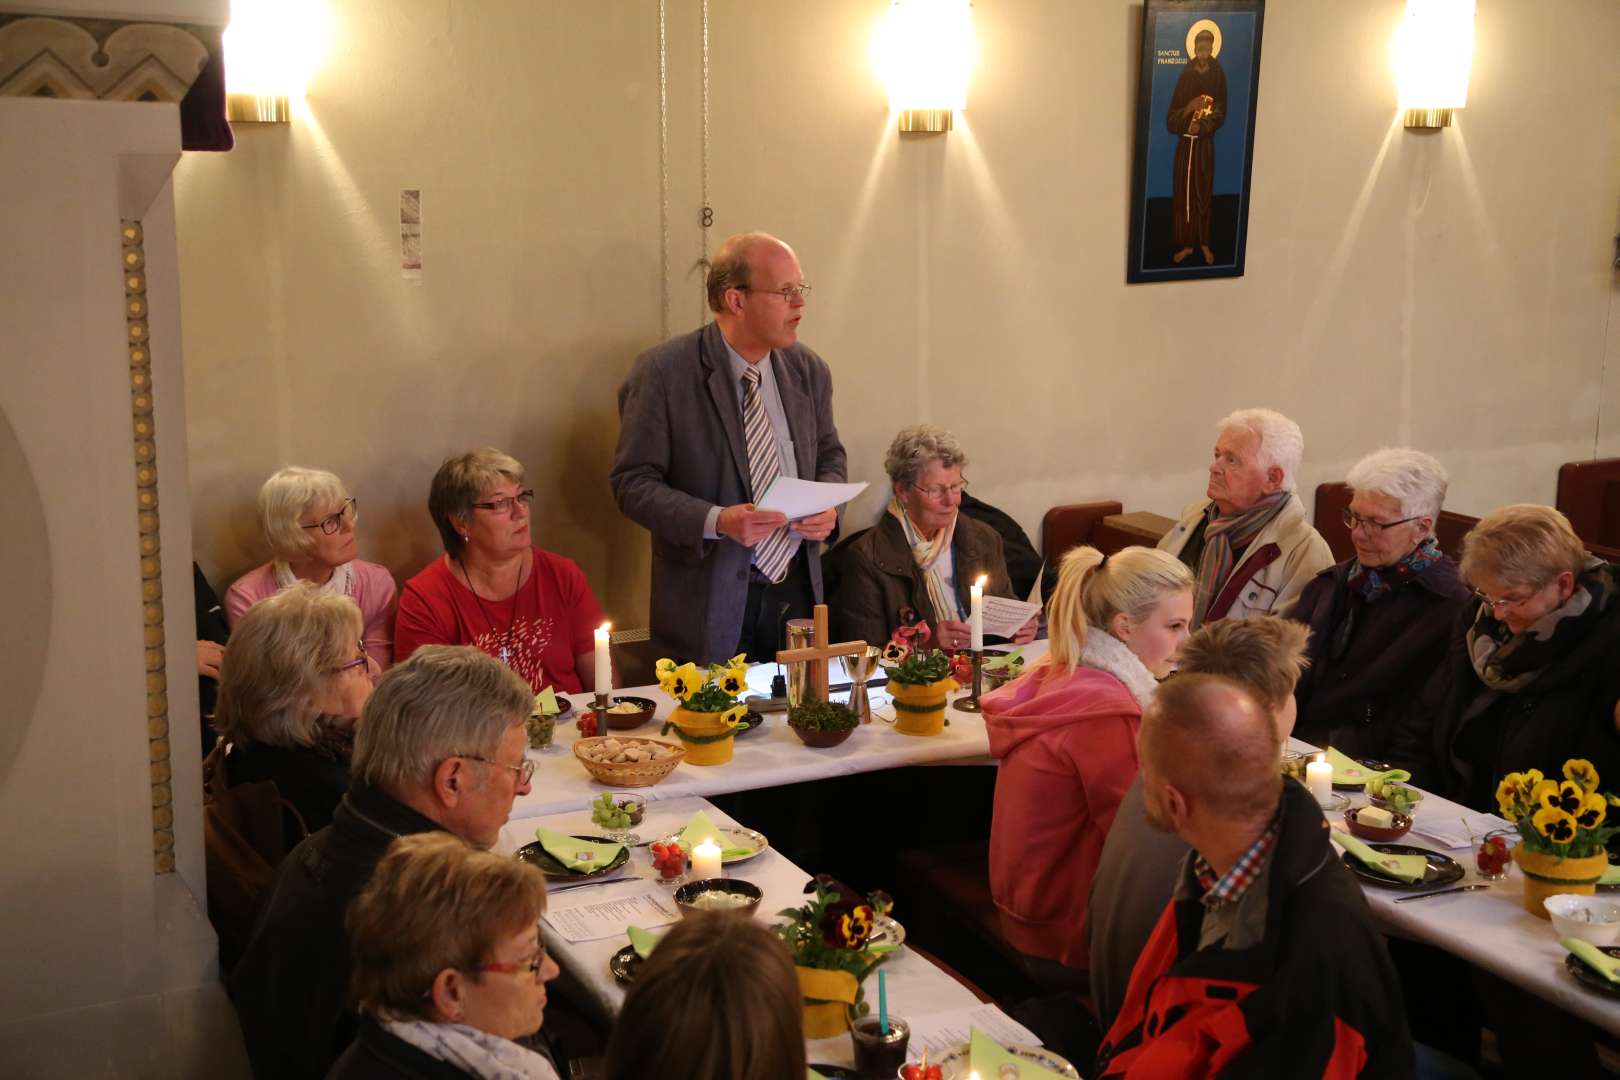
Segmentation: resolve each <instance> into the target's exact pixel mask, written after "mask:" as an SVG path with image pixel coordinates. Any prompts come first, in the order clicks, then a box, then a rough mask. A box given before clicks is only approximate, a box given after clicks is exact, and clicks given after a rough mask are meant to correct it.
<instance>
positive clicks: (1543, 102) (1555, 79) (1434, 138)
mask: <svg viewBox="0 0 1620 1080" xmlns="http://www.w3.org/2000/svg"><path fill="white" fill-rule="evenodd" d="M333 7H334V15H335V17H336V20H337V26H336V28H335V36H334V41H335V51H336V55H335V56H334V57H332V58H331V59H330V60H329V61H328V62H327V64H326V66H325V68H324V70H323V71H322V73H321V74H320V75H319V76H318V78H317V80H316V82H315V83H314V85H313V86H312V87H311V90H310V94H309V100H308V110H309V112H308V115H307V116H306V117H304V118H302V119H300V120H296V121H295V122H294V123H293V124H292V125H290V126H289V127H284V128H280V129H273V130H263V131H253V130H243V131H240V132H239V138H240V143H239V146H238V149H237V150H236V151H235V152H234V153H232V154H230V155H225V156H215V155H188V156H187V158H186V160H185V161H184V162H183V163H182V165H181V167H180V169H179V170H178V171H177V174H176V191H177V202H178V213H179V235H180V244H181V248H180V250H181V259H182V281H183V286H184V320H185V323H184V325H185V354H186V363H187V368H188V379H189V388H188V389H189V397H190V404H191V411H190V417H189V424H190V436H191V447H192V455H193V457H192V472H193V479H194V483H195V486H196V491H195V498H196V517H195V521H194V530H195V539H196V546H197V550H198V553H199V558H200V559H201V561H202V563H203V566H204V568H205V569H206V570H207V571H208V572H209V573H210V574H211V575H212V576H213V579H214V580H215V581H216V583H218V584H219V586H220V587H223V586H224V585H225V584H226V583H228V581H229V580H230V578H231V577H233V576H234V575H235V574H237V573H239V572H241V571H242V570H244V569H246V568H247V567H249V566H251V565H253V564H254V563H255V562H257V561H259V560H260V559H261V558H262V552H261V549H260V546H259V543H258V540H257V537H256V529H255V526H254V525H253V521H252V510H251V506H252V496H253V493H254V491H255V489H256V487H257V485H258V483H259V482H260V480H261V479H262V478H263V477H264V475H266V474H267V473H268V472H269V471H271V470H272V469H273V468H275V467H276V466H278V465H280V464H284V463H287V462H293V461H296V462H300V463H305V464H312V465H324V466H327V467H330V468H333V469H335V470H337V471H338V472H340V473H341V474H342V475H343V476H345V478H346V479H347V480H348V481H349V483H350V485H351V486H352V487H353V489H354V491H355V493H356V494H357V495H358V496H359V498H360V500H361V504H362V507H363V508H364V517H363V521H362V529H363V535H362V540H361V547H362V552H363V554H364V555H365V556H366V557H369V558H373V559H377V560H380V561H382V562H384V563H386V564H387V565H389V566H390V567H391V568H392V569H393V570H394V571H395V572H396V573H397V574H400V575H401V576H403V575H406V574H409V573H411V572H414V570H415V569H416V568H417V567H419V566H420V565H421V564H422V563H423V562H425V561H426V560H427V559H428V558H429V557H431V556H432V555H433V554H434V553H435V552H436V550H437V542H436V539H435V537H434V535H433V533H432V530H431V526H430V525H429V522H428V520H427V516H426V512H425V510H424V509H423V506H424V502H425V495H426V485H427V481H428V478H429V476H430V475H431V472H432V469H433V467H434V466H435V464H436V463H437V462H438V460H439V459H440V458H441V457H442V456H443V455H444V454H445V453H446V452H449V451H451V450H455V449H459V448H462V447H465V446H469V445H473V444H477V443H484V442H488V443H494V444H497V445H500V446H502V447H504V448H505V449H508V450H510V451H511V452H513V453H515V454H516V455H517V456H518V457H519V458H520V459H522V460H523V461H525V462H526V463H527V465H528V467H529V469H530V471H531V473H532V475H533V477H534V479H535V481H536V487H537V488H538V489H539V491H540V494H541V507H542V509H541V512H540V513H539V514H538V515H537V520H538V522H539V525H538V528H537V533H538V537H539V540H540V542H541V543H542V544H545V545H547V546H549V547H552V548H555V549H557V550H560V551H562V552H564V553H566V554H568V555H571V556H572V557H574V558H576V559H577V560H579V562H580V563H581V564H582V565H583V566H584V567H585V569H586V571H587V573H588V574H589V575H590V577H591V579H592V581H593V583H594V584H595V585H596V587H597V589H598V592H599V593H600V594H601V596H602V598H603V600H604V602H605V604H606V605H607V607H608V610H609V612H610V615H611V616H612V617H613V618H614V620H615V621H616V622H617V623H618V624H619V625H621V626H628V625H639V624H640V623H641V622H642V621H643V620H644V615H645V592H646V582H645V574H646V569H645V565H646V563H645V560H646V542H645V534H643V533H642V532H641V531H640V530H639V529H638V528H635V527H632V526H629V525H628V524H626V523H625V522H623V521H622V520H621V519H620V518H619V517H618V516H617V513H616V511H615V510H614V507H613V504H612V501H611V497H610V493H609V490H608V487H607V481H606V473H607V469H608V465H609V462H610V459H611V453H612V446H613V441H614V438H615V433H616V423H615V417H614V406H613V392H614V389H615V387H616V386H617V384H618V382H619V380H620V379H621V378H622V376H623V374H624V372H625V371H626V370H627V369H628V367H629V364H630V362H631V360H632V358H633V356H634V355H635V353H636V352H637V351H639V350H640V349H641V348H644V347H646V346H647V345H650V344H652V343H654V342H655V341H657V340H658V339H659V337H660V331H661V327H660V322H661V317H660V309H661V304H660V290H659V286H660V266H659V230H660V219H659V202H660V183H659V179H660V168H659V154H658V90H659V86H658V68H657V4H656V3H655V2H654V0H618V2H615V3H611V4H578V3H570V4H564V3H559V2H545V3H537V2H530V0H502V2H495V0H485V2H481V3H479V4H476V5H472V4H466V3H457V2H452V0H386V2H384V0H355V2H351V3H346V4H343V5H341V6H339V5H333ZM885 7H886V4H885V3H883V2H882V0H820V2H818V3H815V4H808V5H801V6H799V7H798V8H795V9H794V10H793V11H792V13H791V15H790V14H788V13H786V12H785V11H784V9H782V8H781V7H780V6H779V5H771V4H758V3H751V2H745V0H712V3H711V16H710V48H711V65H712V83H711V86H712V89H711V101H712V114H711V127H712V140H711V147H710V160H709V170H708V171H709V176H710V180H709V188H710V192H709V198H710V203H711V205H712V206H713V207H714V208H715V225H714V229H713V235H714V238H715V239H716V240H717V239H718V238H719V237H721V236H724V235H725V234H727V233H730V232H733V231H737V230H741V229H744V228H764V229H768V230H771V231H773V232H776V233H778V234H779V235H782V236H783V237H785V238H787V239H788V240H790V241H791V242H792V243H794V244H795V246H796V247H797V248H798V251H799V254H800V256H801V260H802V262H803V265H804V267H805V272H806V275H807V278H808V280H809V281H811V282H812V283H813V284H814V285H815V287H816V291H815V294H814V296H813V298H812V301H811V305H810V310H809V312H808V315H807V318H806V321H805V324H804V326H803V337H804V340H806V341H807V342H808V343H810V344H811V345H812V346H813V347H815V348H816V349H817V350H818V351H820V352H821V353H822V355H823V356H825V357H826V358H827V360H828V361H829V362H830V363H831V364H832V365H833V369H834V372H835V378H836V382H837V387H838V393H837V397H836V400H835V407H836V411H837V416H838V420H839V424H840V428H841V429H842V431H843V434H844V439H845V442H846V444H847V445H848V447H849V450H850V455H851V471H852V473H853V474H854V475H855V476H856V477H858V478H864V479H869V480H874V481H878V480H880V479H881V458H882V451H883V449H884V447H885V446H886V445H887V443H888V440H889V438H890V437H891V436H892V434H893V432H894V431H895V430H896V429H897V428H898V427H900V426H901V425H903V424H905V423H909V422H913V421H916V420H919V419H927V420H932V421H935V422H938V423H942V424H945V425H948V426H950V427H953V428H955V429H956V430H957V431H958V432H959V433H960V434H961V435H962V436H963V438H964V440H965V441H966V442H967V444H968V447H969V450H970V453H971V454H972V455H973V457H974V459H975V460H974V464H973V465H972V467H971V468H970V469H969V474H970V475H971V477H972V478H973V481H974V485H975V490H976V491H977V492H979V493H980V494H982V495H983V496H985V497H986V498H988V499H990V500H991V501H992V502H995V503H998V504H1000V505H1002V506H1003V507H1005V508H1006V509H1008V510H1009V511H1011V512H1012V513H1014V514H1015V515H1016V516H1017V517H1018V518H1019V519H1020V520H1021V521H1022V522H1023V523H1024V524H1025V526H1026V528H1029V529H1030V530H1031V531H1032V532H1033V531H1034V530H1035V528H1036V526H1037V524H1038V522H1039V519H1040V516H1041V514H1042V513H1043V512H1044V510H1045V509H1046V508H1047V507H1048V506H1050V505H1052V504H1054V503H1060V502H1070V501H1076V500H1081V499H1089V498H1096V497H1103V496H1119V497H1122V498H1124V500H1125V501H1126V502H1127V504H1128V505H1129V506H1131V507H1132V508H1139V509H1152V510H1158V511H1161V512H1165V513H1171V512H1174V511H1175V510H1176V509H1177V508H1179V506H1180V505H1181V504H1182V503H1183V502H1184V501H1186V500H1187V499H1190V498H1193V497H1195V496H1197V495H1198V494H1200V493H1201V491H1202V483H1203V481H1202V474H1201V470H1202V463H1203V461H1204V459H1205V458H1206V456H1207V454H1208V448H1209V445H1210V442H1211V430H1210V425H1211V424H1212V422H1213V421H1214V420H1215V419H1216V418H1217V417H1218V416H1220V415H1221V414H1222V413H1224V412H1225V411H1227V410H1228V409H1231V408H1234V407H1238V406H1241V405H1249V404H1269V405H1272V406H1274V407H1277V408H1280V409H1283V410H1284V411H1286V412H1288V413H1290V414H1291V415H1293V416H1294V417H1295V418H1296V419H1298V420H1299V421H1300V423H1301V424H1302V425H1303V427H1304V429H1305V433H1306V440H1307V466H1306V468H1305V470H1304V471H1303V475H1302V477H1301V481H1302V484H1303V485H1305V486H1313V485H1314V484H1316V483H1317V482H1318V481H1320V480H1323V479H1329V478H1337V477H1339V476H1341V475H1342V474H1343V471H1344V469H1345V468H1346V467H1347V466H1348V465H1349V464H1350V463H1351V462H1352V461H1354V460H1355V458H1357V457H1358V456H1359V455H1361V454H1362V453H1364V452H1366V451H1368V450H1370V449H1373V448H1375V447H1376V446H1378V445H1380V444H1384V443H1389V442H1397V441H1411V442H1414V443H1416V444H1417V445H1420V446H1422V447H1424V448H1426V449H1428V450H1430V451H1432V452H1434V453H1435V454H1437V455H1439V456H1440V458H1441V459H1442V460H1443V461H1444V462H1445V463H1446V464H1447V465H1448V466H1449V467H1450V468H1451V470H1452V473H1453V498H1452V500H1451V505H1452V506H1453V507H1454V508H1456V509H1459V510H1463V511H1467V512H1473V513H1479V512H1483V511H1485V510H1487V509H1489V508H1490V507H1491V506H1493V505H1495V504H1497V503H1500V502H1505V501H1511V500H1519V499H1536V500H1543V501H1550V500H1551V498H1552V495H1553V483H1554V473H1555V470H1556V467H1557V465H1558V464H1559V463H1561V462H1563V461H1567V460H1574V459H1577V458H1580V457H1585V456H1590V455H1591V454H1592V452H1593V449H1594V434H1595V432H1596V430H1597V427H1598V422H1599V413H1600V410H1601V412H1602V414H1603V420H1604V423H1603V425H1602V427H1603V436H1602V438H1601V441H1600V445H1599V446H1598V449H1599V451H1600V452H1601V453H1603V454H1614V453H1617V452H1620V389H1617V388H1616V385H1615V383H1616V378H1615V377H1614V376H1613V375H1610V377H1609V378H1608V379H1607V380H1604V379H1603V377H1602V374H1603V371H1604V369H1605V356H1606V354H1607V357H1608V359H1609V360H1610V361H1617V360H1620V348H1617V347H1616V344H1615V341H1616V338H1617V337H1620V326H1616V327H1614V328H1613V329H1608V330H1606V326H1607V323H1608V320H1609V313H1610V307H1611V304H1614V305H1615V307H1616V309H1617V310H1620V301H1616V300H1615V299H1614V297H1615V296H1616V293H1615V280H1616V279H1615V274H1614V271H1613V270H1612V269H1611V267H1610V262H1611V259H1612V254H1613V251H1612V240H1611V237H1612V236H1613V234H1614V232H1615V227H1616V225H1617V223H1620V222H1617V199H1620V68H1617V67H1616V66H1615V65H1614V64H1613V63H1612V44H1613V42H1614V41H1615V40H1617V39H1620V5H1616V4H1614V3H1613V2H1612V0H1557V2H1549V3H1544V4H1525V3H1521V2H1516V0H1480V3H1479V16H1478V24H1477V45H1476V51H1475V60H1474V75H1473V80H1472V87H1471V91H1470V99H1469V107H1468V109H1467V110H1466V111H1465V112H1463V113H1461V114H1460V116H1459V120H1458V122H1457V124H1456V126H1454V127H1453V128H1451V129H1450V130H1448V131H1445V132H1443V133H1441V134H1438V135H1427V136H1424V135H1415V134H1409V133H1407V132H1405V131H1403V130H1402V129H1401V128H1400V127H1399V125H1398V123H1397V122H1396V114H1395V88H1394V82H1393V77H1392V74H1391V72H1390V69H1389V66H1388V61H1387V48H1388V44H1389V40H1390V37H1391V35H1392V33H1393V31H1394V28H1395V25H1396V23H1397V22H1398V20H1399V17H1400V13H1401V10H1402V4H1401V3H1400V2H1399V0H1380V2H1376V3H1366V4H1348V5H1346V4H1338V5H1329V4H1315V3H1307V2H1305V0H1274V2H1273V3H1272V4H1270V5H1268V12H1267V20H1266V32H1265V42H1264V66H1263V71H1262V78H1261V88H1260V111H1259V118H1258V124H1257V136H1256V143H1255V165H1254V190H1253V211H1252V213H1251V217H1250V224H1249V244H1250V250H1249V259H1248V274H1247V276H1246V277H1244V278H1241V279H1229V280H1222V281H1215V282H1206V283H1191V284H1169V285H1151V286H1133V287H1127V286H1125V285H1124V283H1123V278H1124V273H1123V262H1124V259H1123V247H1124V243H1125V233H1126V227H1127V204H1128V198H1129V186H1130V154H1131V139H1132V123H1131V114H1132V111H1133V109H1134V91H1133V86H1134V73H1135V69H1136V60H1135V49H1136V41H1137V37H1138V35H1139V29H1138V28H1139V24H1140V8H1139V7H1138V6H1132V5H1131V4H1129V3H1128V2H1119V3H1104V2H1103V0H1086V2H1077V0H981V2H979V3H977V4H976V5H975V8H974V12H975V16H974V17H975V22H976V26H977V31H978V35H979V40H980V49H981V54H982V58H981V64H980V68H979V71H978V74H977V76H976V78H975V81H974V84H973V89H972V92H971V95H970V100H969V108H968V110H967V112H966V114H965V116H964V118H963V119H964V121H965V122H964V123H962V124H961V125H960V126H959V129H958V130H957V131H956V132H954V133H952V134H951V135H949V136H946V137H942V138H941V137H935V138H928V139H920V140H909V139H908V140H906V141H904V142H902V141H901V140H900V139H899V138H898V137H897V135H896V134H895V132H894V129H893V125H892V122H891V121H890V119H889V117H888V115H887V111H886V104H885V100H884V96H883V92H882V89H881V86H880V84H879V82H878V80H877V78H876V76H875V74H874V73H873V71H872V69H871V66H870V62H869V58H868V42H869V39H870V34H871V31H872V29H873V26H874V24H875V21H876V20H877V18H878V17H879V15H880V14H881V13H882V11H883V10H884V8H885ZM699 19H700V8H699V5H698V3H697V0H670V3H669V26H668V33H669V43H670V75H669V101H670V113H669V132H670V153H669V199H670V207H671V224H670V238H671V257H670V271H669V284H670V287H671V289H672V291H673V297H674V303H673V309H674V310H673V318H672V323H673V329H675V330H676V331H679V330H684V329H687V328H689V327H691V326H693V325H696V324H697V322H698V321H699V320H700V318H701V307H700V305H699V303H698V300H697V294H696V291H695V285H694V278H693V277H692V276H691V275H690V274H689V273H688V268H689V267H690V266H691V264H692V263H693V261H694V260H695V259H696V258H697V257H698V256H699V255H700V254H701V247H700V245H701V230H700V229H699V228H698V227H697V222H696V218H697V208H698V206H700V205H701V187H700V180H701V160H700V155H699V133H700V131H701V122H700V115H701V114H700V109H699V98H698V87H699V73H700V70H701V45H700V37H699V34H700V22H699ZM401 187H421V188H422V189H423V203H424V251H425V253H426V260H427V266H426V271H425V273H424V276H423V279H422V281H421V282H420V283H417V284H413V283H406V282H404V281H402V280H401V278H400V274H399V271H398V269H397V248H398V241H397V225H396V224H395V222H396V219H397V199H398V189H399V188H401ZM1607 367H1609V368H1614V367H1616V363H1609V364H1607ZM881 498H882V496H881V494H880V493H879V492H877V491H874V492H871V493H868V495H867V496H865V497H863V498H862V500H861V501H860V502H859V503H858V505H857V506H856V508H855V510H854V511H853V517H854V519H855V522H856V523H857V524H861V523H864V522H865V521H866V520H870V519H871V518H872V517H873V516H874V515H875V513H876V512H877V509H878V507H879V505H880V502H881Z"/></svg>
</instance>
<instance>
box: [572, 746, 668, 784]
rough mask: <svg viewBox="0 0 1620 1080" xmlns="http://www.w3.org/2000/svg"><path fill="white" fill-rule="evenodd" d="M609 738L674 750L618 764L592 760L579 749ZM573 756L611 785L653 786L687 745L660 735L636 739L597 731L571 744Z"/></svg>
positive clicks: (589, 770) (587, 770)
mask: <svg viewBox="0 0 1620 1080" xmlns="http://www.w3.org/2000/svg"><path fill="white" fill-rule="evenodd" d="M608 739H617V740H618V741H619V742H620V743H621V744H623V745H625V746H656V747H658V748H659V749H661V750H673V751H675V753H673V754H671V755H670V756H668V757H662V758H659V759H658V760H657V761H626V762H621V763H619V764H617V765H615V764H612V763H610V762H603V761H592V760H591V759H590V758H588V757H586V756H585V755H584V754H583V753H581V752H580V751H581V750H583V749H584V748H585V747H587V746H592V745H594V744H598V743H603V742H606V741H607V740H608ZM574 757H575V758H577V759H578V760H579V763H580V764H581V765H583V766H585V771H586V772H588V773H590V774H591V775H592V776H594V777H595V778H596V779H597V780H599V781H601V782H602V783H604V784H607V785H609V786H610V787H619V788H637V787H652V786H653V785H654V784H656V783H658V781H660V780H662V779H663V778H664V777H666V776H668V775H669V774H670V773H671V772H673V771H674V770H675V766H677V765H679V764H680V763H681V759H683V758H685V757H686V748H685V747H684V746H677V745H676V744H675V743H671V742H664V741H663V740H662V739H638V738H635V737H633V736H626V735H597V736H594V737H592V738H589V739H580V740H579V741H578V742H576V743H575V744H574Z"/></svg>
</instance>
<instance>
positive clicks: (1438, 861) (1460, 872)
mask: <svg viewBox="0 0 1620 1080" xmlns="http://www.w3.org/2000/svg"><path fill="white" fill-rule="evenodd" d="M1367 846H1368V847H1370V848H1372V849H1373V850H1374V851H1382V852H1383V853H1384V854H1386V855H1422V856H1423V857H1424V858H1425V859H1427V860H1429V868H1428V869H1427V870H1426V871H1424V874H1423V880H1421V881H1414V882H1412V883H1411V884H1410V885H1408V884H1407V883H1406V882H1404V881H1396V880H1395V879H1394V878H1391V877H1385V876H1384V875H1383V874H1380V873H1378V872H1377V871H1375V870H1369V869H1368V868H1367V867H1366V866H1364V865H1362V863H1361V860H1359V859H1357V858H1355V857H1354V856H1352V855H1351V854H1350V853H1349V852H1348V851H1346V852H1345V853H1344V855H1343V856H1342V857H1343V859H1344V865H1345V866H1346V867H1348V868H1349V870H1350V872H1351V873H1352V874H1354V875H1356V877H1358V878H1360V879H1361V880H1362V881H1365V882H1368V883H1369V884H1372V885H1377V886H1379V887H1381V888H1385V889H1400V890H1401V891H1403V892H1419V891H1421V890H1424V889H1432V888H1434V887H1435V886H1436V885H1450V884H1451V883H1452V882H1454V881H1461V880H1462V879H1463V877H1464V876H1465V874H1466V873H1467V871H1465V870H1464V869H1463V868H1462V863H1460V862H1458V861H1457V860H1456V859H1453V858H1452V857H1451V856H1449V855H1442V854H1440V853H1439V852H1438V851H1430V850H1429V849H1428V848H1420V847H1413V846H1412V845H1410V844H1368V845H1367Z"/></svg>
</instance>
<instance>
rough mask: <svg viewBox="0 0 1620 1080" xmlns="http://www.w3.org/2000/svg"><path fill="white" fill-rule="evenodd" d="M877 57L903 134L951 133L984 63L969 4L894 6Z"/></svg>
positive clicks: (934, 1) (904, 2)
mask: <svg viewBox="0 0 1620 1080" xmlns="http://www.w3.org/2000/svg"><path fill="white" fill-rule="evenodd" d="M873 53H874V57H875V59H876V61H877V67H878V71H879V72H881V73H882V76H883V82H884V84H885V85H886V86H887V87H888V90H889V108H890V109H891V110H893V111H895V112H898V113H899V114H900V130H901V131H902V132H913V133H919V132H940V131H949V130H951V124H952V118H953V117H954V116H955V113H956V110H958V109H961V108H965V107H966V106H967V88H968V80H969V78H970V77H971V76H972V74H973V65H974V63H975V62H976V61H977V60H978V46H977V44H976V43H975V41H974V38H973V13H972V7H971V5H970V4H969V3H968V0H893V3H892V4H891V5H890V7H889V11H888V14H887V15H886V16H884V19H883V22H882V23H881V24H880V25H879V27H878V31H877V36H876V37H875V38H874V39H873Z"/></svg>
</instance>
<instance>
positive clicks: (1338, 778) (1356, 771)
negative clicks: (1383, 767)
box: [1327, 746, 1411, 785]
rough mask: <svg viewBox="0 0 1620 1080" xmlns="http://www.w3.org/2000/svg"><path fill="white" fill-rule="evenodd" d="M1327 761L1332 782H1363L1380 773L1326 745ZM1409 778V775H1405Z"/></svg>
mask: <svg viewBox="0 0 1620 1080" xmlns="http://www.w3.org/2000/svg"><path fill="white" fill-rule="evenodd" d="M1327 763H1328V764H1329V765H1331V766H1333V782H1334V783H1335V784H1358V785H1359V784H1365V783H1366V782H1367V781H1368V780H1370V779H1372V778H1373V777H1375V776H1378V775H1380V774H1379V772H1378V770H1377V769H1369V768H1367V766H1365V765H1363V764H1362V763H1361V762H1359V761H1356V760H1355V759H1354V758H1351V757H1349V756H1347V755H1346V754H1344V753H1343V752H1341V751H1338V750H1335V749H1333V747H1331V746H1330V747H1328V749H1327ZM1407 779H1411V777H1407Z"/></svg>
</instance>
